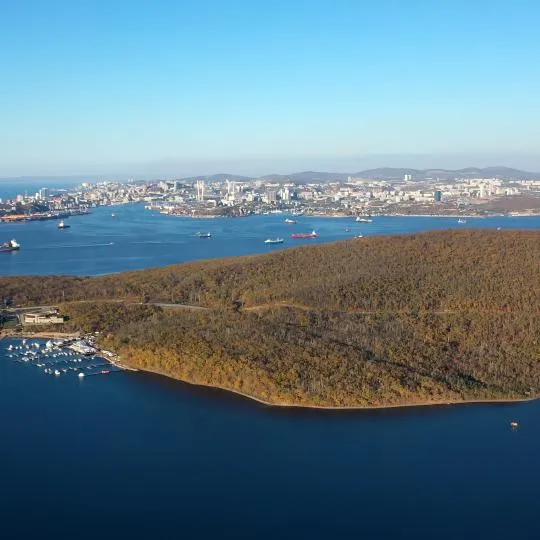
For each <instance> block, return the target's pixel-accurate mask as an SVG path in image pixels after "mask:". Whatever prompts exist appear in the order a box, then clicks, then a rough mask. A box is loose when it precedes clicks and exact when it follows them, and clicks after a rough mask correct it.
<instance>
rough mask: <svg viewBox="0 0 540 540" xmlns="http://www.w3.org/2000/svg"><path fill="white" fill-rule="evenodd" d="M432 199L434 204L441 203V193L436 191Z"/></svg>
mask: <svg viewBox="0 0 540 540" xmlns="http://www.w3.org/2000/svg"><path fill="white" fill-rule="evenodd" d="M433 199H434V200H435V202H441V201H442V191H440V190H437V191H436V192H435V193H434V194H433Z"/></svg>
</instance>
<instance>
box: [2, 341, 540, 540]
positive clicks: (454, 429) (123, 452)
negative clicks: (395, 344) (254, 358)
mask: <svg viewBox="0 0 540 540" xmlns="http://www.w3.org/2000/svg"><path fill="white" fill-rule="evenodd" d="M7 344H8V341H6V340H4V341H2V342H0V437H1V438H0V440H1V446H0V463H1V465H2V475H1V489H0V513H1V517H2V531H3V538H10V539H11V538H78V539H86V538H96V537H104V538H113V537H119V538H137V539H138V538H260V539H273V538H388V539H396V538H403V539H405V538H426V539H427V538H438V539H456V538H459V539H468V538H471V539H473V538H474V539H482V538H537V533H538V519H539V518H538V510H539V503H538V491H539V488H538V486H539V484H540V467H539V466H538V455H540V402H538V401H536V402H529V403H522V404H515V405H510V404H490V405H463V406H446V407H445V406H443V407H419V408H408V409H395V410H390V409H389V410H376V411H357V412H331V411H310V410H290V409H274V408H269V407H265V406H263V405H260V404H258V403H255V402H252V401H248V400H246V399H244V398H241V397H239V396H235V395H230V394H228V393H225V392H222V391H218V390H211V389H203V388H199V387H193V386H189V385H185V384H183V383H179V382H176V381H172V380H168V379H166V378H164V377H160V376H154V375H148V374H144V373H116V374H111V375H109V376H101V377H90V378H86V379H85V380H82V381H80V380H79V379H78V378H77V377H75V376H73V377H69V376H62V377H58V378H55V377H50V376H46V375H44V374H43V373H42V372H41V371H40V370H38V369H37V368H35V367H32V366H30V365H27V364H18V363H15V362H13V360H12V359H8V358H6V354H5V348H6V347H7ZM514 418H517V419H519V421H520V428H519V429H518V430H516V431H513V430H512V429H511V428H510V421H511V420H512V419H514Z"/></svg>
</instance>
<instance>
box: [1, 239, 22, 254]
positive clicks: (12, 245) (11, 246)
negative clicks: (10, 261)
mask: <svg viewBox="0 0 540 540" xmlns="http://www.w3.org/2000/svg"><path fill="white" fill-rule="evenodd" d="M20 247H21V245H20V244H19V243H18V242H17V240H8V241H7V242H4V243H3V244H0V252H3V251H17V250H18V249H20Z"/></svg>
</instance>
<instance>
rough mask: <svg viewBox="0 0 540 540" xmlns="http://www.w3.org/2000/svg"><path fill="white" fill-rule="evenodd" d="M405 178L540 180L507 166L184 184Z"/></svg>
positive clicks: (306, 173)
mask: <svg viewBox="0 0 540 540" xmlns="http://www.w3.org/2000/svg"><path fill="white" fill-rule="evenodd" d="M405 175H410V176H411V180H412V181H415V182H422V181H425V180H429V179H436V178H439V179H442V180H453V179H454V178H507V179H512V180H531V179H535V178H540V173H532V172H527V171H521V170H519V169H512V168H509V167H484V168H478V167H468V168H466V169H406V168H392V167H381V168H378V169H367V170H365V171H360V172H355V173H333V172H322V171H303V172H298V173H292V174H267V175H264V176H260V177H257V178H249V177H246V176H239V175H235V174H224V173H222V174H213V175H209V176H197V177H191V178H183V179H182V180H183V181H185V182H190V181H191V182H193V181H195V180H200V179H204V180H206V181H208V182H218V181H224V180H225V179H229V180H231V181H233V182H245V181H247V180H262V181H265V182H279V183H285V182H293V183H295V184H319V183H327V182H336V181H338V182H344V181H346V180H347V179H348V178H349V177H352V178H364V179H366V180H402V179H403V178H404V176H405Z"/></svg>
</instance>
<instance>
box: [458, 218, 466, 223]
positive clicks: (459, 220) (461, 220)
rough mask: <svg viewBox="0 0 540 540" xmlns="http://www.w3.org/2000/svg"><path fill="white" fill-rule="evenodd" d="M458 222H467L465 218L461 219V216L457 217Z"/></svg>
mask: <svg viewBox="0 0 540 540" xmlns="http://www.w3.org/2000/svg"><path fill="white" fill-rule="evenodd" d="M457 222H458V223H467V220H466V219H463V218H459V219H458V220H457Z"/></svg>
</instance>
